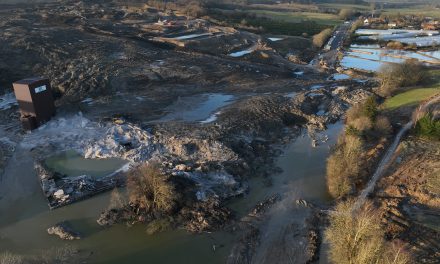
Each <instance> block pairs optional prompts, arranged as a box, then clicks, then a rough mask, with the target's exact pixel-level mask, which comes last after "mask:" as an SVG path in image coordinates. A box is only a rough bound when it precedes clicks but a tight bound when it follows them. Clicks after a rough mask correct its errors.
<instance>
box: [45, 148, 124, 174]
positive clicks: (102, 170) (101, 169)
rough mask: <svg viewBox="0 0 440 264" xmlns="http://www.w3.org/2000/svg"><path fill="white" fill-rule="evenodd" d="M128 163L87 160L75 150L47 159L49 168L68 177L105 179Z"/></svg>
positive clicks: (113, 160)
mask: <svg viewBox="0 0 440 264" xmlns="http://www.w3.org/2000/svg"><path fill="white" fill-rule="evenodd" d="M126 163H127V162H126V161H124V160H122V159H117V158H109V159H86V158H84V157H83V156H81V155H79V154H78V153H77V152H75V151H73V150H69V151H66V152H63V153H61V154H58V155H55V156H52V157H50V158H48V159H46V161H45V164H46V166H47V167H48V168H50V169H51V170H53V171H56V172H58V173H60V174H63V175H66V177H75V176H81V175H90V176H92V177H103V176H106V175H109V174H111V173H113V172H115V171H116V170H118V169H120V168H121V167H122V166H124V165H125V164H126Z"/></svg>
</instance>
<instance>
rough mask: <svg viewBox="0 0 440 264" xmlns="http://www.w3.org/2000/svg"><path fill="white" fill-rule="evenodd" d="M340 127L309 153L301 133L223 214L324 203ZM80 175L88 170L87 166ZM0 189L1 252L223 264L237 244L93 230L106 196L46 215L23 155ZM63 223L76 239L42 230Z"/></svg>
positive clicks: (141, 229) (132, 230) (121, 228)
mask: <svg viewBox="0 0 440 264" xmlns="http://www.w3.org/2000/svg"><path fill="white" fill-rule="evenodd" d="M341 128H342V125H341V124H335V125H331V126H329V129H328V130H327V131H325V132H323V134H326V135H328V137H329V141H328V142H326V143H321V144H320V145H318V147H316V148H313V147H312V146H311V140H310V138H309V137H308V136H306V135H305V133H302V136H300V137H298V138H297V139H296V140H294V141H293V142H292V143H290V144H288V145H287V146H286V147H285V152H284V154H283V155H282V156H281V157H279V158H278V159H277V165H278V166H279V167H281V168H282V169H283V172H282V173H281V174H274V175H272V176H273V177H272V185H271V186H267V185H266V184H265V181H264V179H261V178H252V179H251V180H250V181H249V185H250V192H249V194H247V195H246V196H245V197H243V198H237V199H235V200H233V201H231V202H230V207H231V208H232V209H233V210H235V211H236V212H237V214H238V215H244V214H246V213H247V212H248V210H249V209H250V208H252V207H253V206H254V205H255V203H256V202H258V201H261V200H263V199H265V198H267V197H268V196H270V195H271V194H274V193H279V194H282V193H289V192H291V191H295V192H298V193H299V195H300V196H301V197H303V198H304V199H306V200H308V201H311V202H314V203H325V202H327V201H329V196H328V194H327V189H326V183H325V160H326V158H327V156H328V153H329V146H330V144H333V143H334V142H335V140H336V137H337V135H338V133H339V131H340V130H341ZM69 155H70V154H69ZM73 157H74V158H75V155H73ZM76 158H77V157H76ZM60 160H62V157H59V158H58V159H54V160H53V161H52V162H53V163H55V164H58V165H57V166H61V165H62V167H63V168H62V169H64V168H66V167H67V168H69V166H70V165H71V164H74V163H68V164H67V165H66V164H65V163H63V162H60ZM80 162H83V161H80ZM81 164H83V163H81ZM82 169H88V170H93V166H92V167H91V168H89V167H87V166H85V167H84V168H82ZM1 183H2V184H0V196H1V198H0V215H1V217H0V249H1V251H11V252H14V253H18V254H28V255H29V254H41V252H44V251H45V250H47V249H49V248H53V247H60V246H62V245H71V246H74V247H76V248H77V249H79V250H81V252H83V253H86V254H87V255H90V259H89V262H90V263H115V264H116V263H146V262H148V263H164V264H166V263H170V264H171V263H194V264H199V263H200V264H205V263H210V264H211V263H212V264H216V263H225V262H226V259H227V257H228V255H229V253H230V250H231V247H232V244H233V241H235V239H236V238H237V237H236V236H237V234H233V233H227V232H215V233H210V234H209V233H203V234H198V235H194V234H189V233H187V232H185V231H183V230H174V231H170V232H165V233H161V234H157V235H153V236H149V235H147V234H146V231H145V226H143V225H136V226H134V227H127V226H125V225H118V226H114V227H112V228H101V227H100V226H98V225H97V223H96V219H97V218H98V216H99V214H100V212H101V211H103V210H105V209H106V208H107V207H108V206H109V201H110V194H109V193H104V194H101V195H97V196H94V197H92V198H90V199H88V200H85V201H81V202H77V203H75V204H72V205H69V206H65V207H62V208H59V209H56V210H52V211H50V210H49V209H48V208H47V204H46V200H45V199H44V197H43V195H42V194H41V189H40V186H39V183H38V180H37V176H36V175H35V172H34V170H33V160H32V158H31V157H30V155H29V153H28V152H27V151H24V150H23V149H18V150H17V151H16V153H15V154H14V156H13V157H12V158H11V160H10V162H9V163H8V166H7V167H6V168H5V174H4V176H3V177H2V178H1ZM122 192H123V191H122ZM64 220H68V221H69V222H70V224H71V225H72V227H73V228H74V229H75V230H76V231H78V232H79V233H81V234H82V235H83V237H84V239H82V240H78V241H71V242H65V241H61V240H59V239H58V238H56V237H54V236H49V235H48V234H47V233H46V229H47V228H48V227H50V226H52V225H54V224H56V223H58V222H60V221H64Z"/></svg>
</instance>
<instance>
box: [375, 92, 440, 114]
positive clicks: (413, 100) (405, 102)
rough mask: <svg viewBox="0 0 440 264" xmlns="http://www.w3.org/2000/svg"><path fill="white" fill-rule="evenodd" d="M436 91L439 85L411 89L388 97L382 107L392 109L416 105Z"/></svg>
mask: <svg viewBox="0 0 440 264" xmlns="http://www.w3.org/2000/svg"><path fill="white" fill-rule="evenodd" d="M438 93H440V87H434V88H416V89H412V90H409V91H406V92H403V93H400V94H398V95H395V96H393V97H391V98H388V99H387V100H386V101H385V103H384V108H385V109H389V110H392V109H396V108H399V107H402V106H411V105H416V104H418V103H419V102H421V101H423V100H426V99H428V98H429V97H431V96H433V95H435V94H438Z"/></svg>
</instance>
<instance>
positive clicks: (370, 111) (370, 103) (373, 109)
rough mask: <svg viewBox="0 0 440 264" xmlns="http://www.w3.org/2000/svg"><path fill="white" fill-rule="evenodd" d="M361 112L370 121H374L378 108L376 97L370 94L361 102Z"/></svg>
mask: <svg viewBox="0 0 440 264" xmlns="http://www.w3.org/2000/svg"><path fill="white" fill-rule="evenodd" d="M362 111H363V112H362V113H363V115H364V116H366V117H368V118H369V119H370V121H371V122H374V121H375V119H376V116H377V113H378V112H379V110H378V109H377V103H376V97H374V96H370V97H368V98H367V100H365V102H363V103H362Z"/></svg>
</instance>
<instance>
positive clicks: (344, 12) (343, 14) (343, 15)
mask: <svg viewBox="0 0 440 264" xmlns="http://www.w3.org/2000/svg"><path fill="white" fill-rule="evenodd" d="M353 15H354V12H353V10H351V9H347V8H344V9H341V10H340V11H339V18H340V19H342V20H347V19H349V18H351V17H352V16H353Z"/></svg>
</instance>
